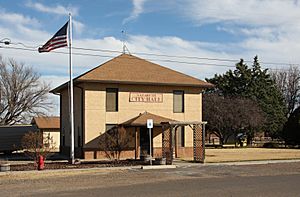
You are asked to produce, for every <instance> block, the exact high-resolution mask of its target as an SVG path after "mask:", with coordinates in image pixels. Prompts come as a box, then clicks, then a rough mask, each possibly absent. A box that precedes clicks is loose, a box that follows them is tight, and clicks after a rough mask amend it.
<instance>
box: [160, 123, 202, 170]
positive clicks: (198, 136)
mask: <svg viewBox="0 0 300 197" xmlns="http://www.w3.org/2000/svg"><path fill="white" fill-rule="evenodd" d="M206 123H207V122H200V121H169V122H162V123H161V124H162V154H163V158H166V164H168V165H171V164H172V162H173V150H174V143H173V142H172V140H173V137H172V136H173V133H174V132H176V129H177V128H178V127H180V126H189V127H190V128H192V130H193V155H194V162H199V163H204V160H205V124H206Z"/></svg>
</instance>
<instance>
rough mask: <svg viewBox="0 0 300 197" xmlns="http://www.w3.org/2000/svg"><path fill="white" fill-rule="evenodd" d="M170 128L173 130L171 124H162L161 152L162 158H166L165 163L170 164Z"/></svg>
mask: <svg viewBox="0 0 300 197" xmlns="http://www.w3.org/2000/svg"><path fill="white" fill-rule="evenodd" d="M172 130H173V126H171V125H165V126H163V131H162V154H163V158H166V164H167V165H171V164H172V161H173V148H172Z"/></svg>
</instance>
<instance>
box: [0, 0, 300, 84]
mask: <svg viewBox="0 0 300 197" xmlns="http://www.w3.org/2000/svg"><path fill="white" fill-rule="evenodd" d="M69 12H71V13H72V15H73V19H74V23H73V25H74V32H73V35H74V37H73V38H74V40H73V45H74V46H77V47H84V48H97V49H109V50H117V51H121V50H122V39H123V37H124V36H122V34H121V31H122V30H125V32H126V36H125V43H126V46H127V47H128V49H129V51H130V52H131V53H132V54H136V53H141V52H142V53H156V54H166V55H175V56H195V57H204V58H218V59H234V60H237V61H238V59H240V58H244V59H245V60H248V61H251V60H252V58H253V57H254V56H255V55H258V56H259V59H260V60H261V61H262V62H284V63H288V64H298V63H300V56H299V51H300V36H299V35H300V23H299V21H300V5H299V2H298V1H297V0H247V1H245V0H172V1H168V0H165V1H164V0H110V1H108V0H103V1H91V0H72V1H70V0H63V1H62V0H60V1H58V0H51V1H46V0H41V1H34V0H10V1H7V0H0V15H1V18H0V40H1V39H3V38H9V39H10V40H11V41H12V42H13V43H15V45H11V46H14V47H23V46H22V45H21V44H16V43H23V44H25V45H27V46H38V45H42V44H44V43H45V42H46V41H47V40H48V39H49V38H50V37H52V35H53V34H54V33H55V32H56V31H57V30H58V29H59V28H60V27H61V26H62V25H63V24H64V23H65V22H66V21H67V19H68V13H69ZM1 46H3V44H2V45H1ZM57 51H67V49H58V50H57ZM77 52H82V51H77ZM88 53H91V54H94V55H103V56H110V57H95V56H94V57H91V56H89V57H88V56H75V55H74V56H73V57H74V75H75V76H76V75H79V74H81V73H83V72H85V71H87V70H89V69H91V68H93V67H95V66H97V65H99V64H100V63H103V62H104V61H107V60H108V59H110V58H111V57H113V56H117V55H118V54H120V53H103V52H88ZM0 54H1V55H2V56H3V57H4V58H15V59H16V60H17V61H20V62H24V63H25V64H27V65H30V66H32V67H33V68H34V69H36V70H37V71H38V72H40V73H41V74H42V79H43V80H45V81H46V82H48V83H51V86H52V87H55V86H57V85H59V84H61V83H63V82H65V81H66V80H68V66H67V65H68V58H67V57H66V55H61V54H54V53H45V54H38V53H37V52H32V51H22V50H14V49H4V48H0ZM138 56H140V57H142V58H145V59H149V60H151V61H154V62H156V63H159V64H161V65H163V66H166V67H169V68H172V69H175V70H178V71H181V72H184V73H186V74H189V75H192V76H195V77H198V78H201V79H204V78H209V77H212V76H213V75H214V74H215V73H223V72H225V71H226V70H228V69H229V68H228V67H226V66H233V65H234V63H233V62H222V61H211V60H205V59H203V60H199V59H184V58H162V57H157V56H147V55H138ZM166 59H167V60H168V59H172V60H176V61H181V62H192V63H193V64H184V63H174V62H173V63H172V62H166V61H163V60H166ZM215 64H217V65H215ZM262 66H263V67H265V68H286V67H288V65H273V64H262Z"/></svg>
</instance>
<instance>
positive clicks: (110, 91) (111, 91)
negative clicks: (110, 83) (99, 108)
mask: <svg viewBox="0 0 300 197" xmlns="http://www.w3.org/2000/svg"><path fill="white" fill-rule="evenodd" d="M108 93H115V94H116V101H115V105H116V106H115V110H111V109H108V103H107V102H108V98H107V97H108ZM105 111H106V112H118V111H119V89H118V88H106V97H105Z"/></svg>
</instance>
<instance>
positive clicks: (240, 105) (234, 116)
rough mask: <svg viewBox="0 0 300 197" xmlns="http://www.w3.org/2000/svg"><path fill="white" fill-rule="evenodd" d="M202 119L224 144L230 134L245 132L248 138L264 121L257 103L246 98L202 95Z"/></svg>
mask: <svg viewBox="0 0 300 197" xmlns="http://www.w3.org/2000/svg"><path fill="white" fill-rule="evenodd" d="M203 119H204V120H207V121H208V125H207V129H208V131H209V132H212V133H214V134H215V135H216V136H218V137H219V138H220V142H221V144H225V143H226V142H227V141H228V139H229V138H230V137H231V136H234V137H235V136H236V135H237V134H238V133H245V134H247V135H248V136H249V137H250V138H251V137H253V134H254V132H255V131H259V128H260V127H261V126H262V125H263V123H264V113H263V112H262V110H261V109H260V108H259V107H258V105H257V104H256V103H255V102H254V101H252V100H250V99H246V98H237V97H224V96H220V95H218V94H215V93H213V94H204V95H203Z"/></svg>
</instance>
